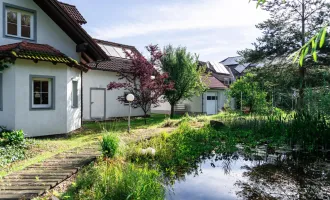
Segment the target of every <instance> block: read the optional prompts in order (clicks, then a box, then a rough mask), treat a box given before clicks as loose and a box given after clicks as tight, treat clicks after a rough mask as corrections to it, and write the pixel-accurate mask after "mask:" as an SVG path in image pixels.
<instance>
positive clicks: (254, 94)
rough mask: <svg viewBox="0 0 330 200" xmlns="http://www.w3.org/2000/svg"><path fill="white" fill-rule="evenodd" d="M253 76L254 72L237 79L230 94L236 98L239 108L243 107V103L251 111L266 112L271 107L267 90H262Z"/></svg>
mask: <svg viewBox="0 0 330 200" xmlns="http://www.w3.org/2000/svg"><path fill="white" fill-rule="evenodd" d="M253 77H254V75H253V74H250V73H248V74H246V75H245V76H244V77H242V78H241V79H239V80H237V81H236V82H235V83H234V84H232V85H231V87H230V90H229V91H228V95H229V96H230V97H231V98H234V99H235V100H236V102H237V106H238V108H241V103H242V105H243V107H249V108H250V110H251V111H255V112H259V113H262V112H266V111H267V110H268V107H269V106H268V103H267V100H266V97H267V92H265V91H264V90H262V88H261V87H260V85H259V83H258V82H255V81H253ZM241 97H242V102H241Z"/></svg>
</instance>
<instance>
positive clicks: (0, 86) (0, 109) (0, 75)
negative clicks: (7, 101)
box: [0, 73, 3, 111]
mask: <svg viewBox="0 0 330 200" xmlns="http://www.w3.org/2000/svg"><path fill="white" fill-rule="evenodd" d="M2 85H3V83H2V73H0V111H2V110H3V103H2V98H3V94H2Z"/></svg>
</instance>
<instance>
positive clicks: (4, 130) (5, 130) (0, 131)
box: [0, 126, 12, 138]
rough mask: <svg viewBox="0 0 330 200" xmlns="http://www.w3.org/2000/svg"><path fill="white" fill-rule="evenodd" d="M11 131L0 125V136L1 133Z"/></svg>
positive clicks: (0, 135) (1, 135)
mask: <svg viewBox="0 0 330 200" xmlns="http://www.w3.org/2000/svg"><path fill="white" fill-rule="evenodd" d="M8 132H12V131H11V130H9V129H7V128H6V127H5V126H0V138H1V137H3V133H8Z"/></svg>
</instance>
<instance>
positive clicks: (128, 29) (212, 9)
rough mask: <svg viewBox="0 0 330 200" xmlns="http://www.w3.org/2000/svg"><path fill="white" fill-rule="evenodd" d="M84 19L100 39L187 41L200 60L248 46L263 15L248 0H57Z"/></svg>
mask: <svg viewBox="0 0 330 200" xmlns="http://www.w3.org/2000/svg"><path fill="white" fill-rule="evenodd" d="M62 1H63V2H66V3H70V4H74V5H76V6H77V8H78V9H79V11H80V12H81V13H82V14H83V16H84V17H85V18H86V20H87V22H88V23H87V24H86V25H84V28H85V29H86V30H87V31H88V32H89V33H90V34H91V35H92V36H93V37H96V38H99V39H104V40H109V41H113V42H119V43H124V44H128V45H133V46H136V47H137V48H138V50H140V51H141V52H142V53H144V54H145V53H146V51H145V49H144V47H145V46H146V45H148V44H158V45H159V46H160V47H163V46H165V45H167V44H172V45H174V46H186V47H187V48H188V50H189V51H190V52H192V53H196V54H198V55H199V57H200V60H204V61H221V60H223V59H224V58H226V57H229V56H235V55H236V52H237V50H241V49H245V48H247V47H251V43H252V42H254V41H255V39H256V37H258V36H259V35H260V32H259V30H257V29H256V28H255V24H257V23H258V22H261V21H263V20H264V19H266V18H267V13H265V12H264V11H262V10H260V9H256V5H255V3H248V0H111V1H109V0H93V1H91V0H62Z"/></svg>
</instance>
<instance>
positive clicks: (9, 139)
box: [2, 130, 25, 145]
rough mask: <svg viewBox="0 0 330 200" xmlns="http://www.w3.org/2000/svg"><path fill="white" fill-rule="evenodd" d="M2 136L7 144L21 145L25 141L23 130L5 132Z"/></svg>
mask: <svg viewBox="0 0 330 200" xmlns="http://www.w3.org/2000/svg"><path fill="white" fill-rule="evenodd" d="M2 138H3V141H2V143H3V144H5V145H20V144H22V143H24V141H25V139H24V132H23V131H22V130H19V131H12V132H7V133H3V134H2Z"/></svg>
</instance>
